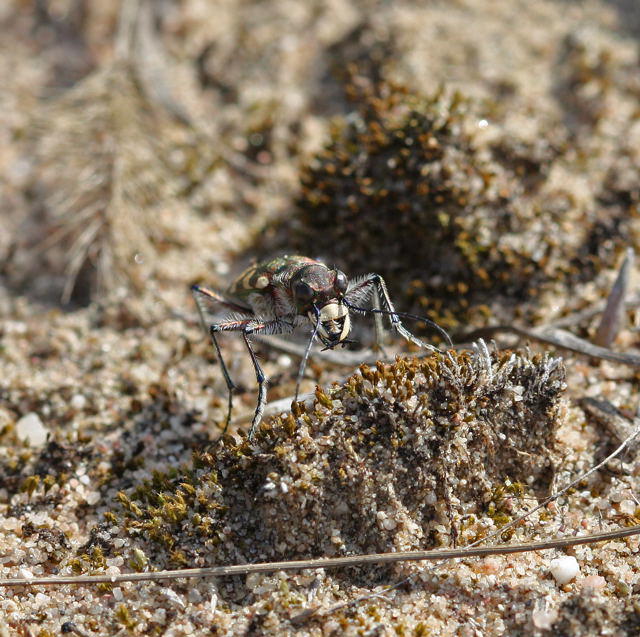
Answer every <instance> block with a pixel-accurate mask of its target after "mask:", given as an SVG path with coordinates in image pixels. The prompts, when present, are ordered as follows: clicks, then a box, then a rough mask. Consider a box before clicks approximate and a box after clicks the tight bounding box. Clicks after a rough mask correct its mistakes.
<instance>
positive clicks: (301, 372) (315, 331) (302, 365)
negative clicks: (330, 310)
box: [293, 303, 320, 403]
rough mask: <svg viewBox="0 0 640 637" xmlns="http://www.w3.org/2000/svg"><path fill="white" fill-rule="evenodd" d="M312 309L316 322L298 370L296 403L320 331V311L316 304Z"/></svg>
mask: <svg viewBox="0 0 640 637" xmlns="http://www.w3.org/2000/svg"><path fill="white" fill-rule="evenodd" d="M311 307H313V313H314V314H315V315H316V322H315V324H314V326H313V332H312V333H311V338H310V339H309V342H308V343H307V348H306V349H305V350H304V356H303V357H302V362H301V363H300V367H299V368H298V378H297V379H296V394H295V397H294V399H293V402H294V403H297V402H298V394H299V393H300V383H301V382H302V377H303V376H304V370H305V368H306V367H307V360H308V359H309V354H310V353H311V346H312V345H313V341H315V340H316V336H317V334H318V330H319V329H320V310H319V309H318V308H317V307H316V304H315V303H314V304H313V305H312V306H311Z"/></svg>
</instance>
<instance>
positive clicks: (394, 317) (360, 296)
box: [345, 274, 450, 352]
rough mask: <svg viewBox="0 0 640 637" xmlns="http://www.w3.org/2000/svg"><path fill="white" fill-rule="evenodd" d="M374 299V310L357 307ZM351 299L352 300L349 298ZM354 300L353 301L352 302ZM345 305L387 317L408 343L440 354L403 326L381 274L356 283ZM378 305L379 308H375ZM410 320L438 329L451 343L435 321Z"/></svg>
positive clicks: (420, 318) (417, 317)
mask: <svg viewBox="0 0 640 637" xmlns="http://www.w3.org/2000/svg"><path fill="white" fill-rule="evenodd" d="M371 296H373V297H374V302H373V303H374V307H373V308H363V307H358V306H357V305H355V303H357V302H358V301H359V300H363V301H366V300H367V299H369V298H371ZM349 297H351V298H349ZM351 299H353V301H352V300H351ZM345 303H346V304H347V306H348V307H350V308H351V309H353V310H356V311H357V312H358V311H359V312H363V313H365V314H366V313H370V314H373V315H374V316H376V315H378V316H380V315H385V316H387V317H388V318H389V322H390V323H391V328H392V329H394V330H395V331H396V332H398V334H400V336H402V337H403V338H404V339H406V340H407V341H410V342H411V343H413V344H414V345H417V346H418V347H421V348H424V349H426V350H429V351H432V352H439V351H440V350H439V349H438V348H437V347H434V346H433V345H429V344H428V343H425V342H424V341H423V340H421V339H419V338H418V337H417V336H414V335H413V334H412V333H411V332H410V331H409V330H408V329H407V328H406V327H405V326H404V325H403V324H402V321H401V320H400V315H399V314H398V312H396V310H395V308H394V307H393V303H392V302H391V297H390V296H389V292H388V290H387V285H386V283H385V282H384V279H383V278H382V277H381V276H380V275H379V274H368V275H367V276H366V277H365V278H363V279H362V280H361V281H358V282H356V283H355V284H354V285H353V286H352V287H351V288H350V289H349V291H348V292H347V294H346V296H345ZM376 305H378V306H379V308H377V307H375V306H376ZM403 316H409V317H410V318H415V319H417V320H420V321H423V322H425V323H427V324H428V325H431V326H433V327H435V328H436V329H438V330H439V331H440V333H441V334H443V335H444V336H445V337H446V338H447V339H448V340H449V341H450V339H449V335H448V334H446V332H444V330H442V328H440V327H439V326H438V325H436V324H435V323H434V322H433V321H430V320H429V319H425V318H422V317H419V316H413V315H406V314H403Z"/></svg>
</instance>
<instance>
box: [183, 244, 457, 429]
mask: <svg viewBox="0 0 640 637" xmlns="http://www.w3.org/2000/svg"><path fill="white" fill-rule="evenodd" d="M192 290H193V296H194V299H195V301H196V305H197V307H198V310H199V312H200V318H201V321H202V324H203V327H204V328H205V329H207V330H208V331H209V334H210V335H211V340H212V342H213V345H214V347H215V348H216V352H217V354H218V357H219V360H220V365H221V368H222V373H223V375H224V378H225V382H226V384H227V388H228V390H229V403H228V410H227V422H226V426H228V425H229V422H230V419H231V410H232V395H233V390H234V389H235V385H234V383H233V381H232V380H231V377H230V375H229V370H228V368H227V366H226V364H225V362H224V359H223V357H222V352H221V350H220V346H219V343H218V335H219V334H220V333H221V332H239V333H240V334H241V335H242V337H243V339H244V342H245V345H246V347H247V351H248V352H249V355H250V357H251V361H252V362H253V366H254V369H255V372H256V380H257V382H258V403H257V405H256V410H255V413H254V416H253V420H252V422H251V429H250V431H249V438H251V437H252V436H253V433H254V431H255V429H256V427H257V426H258V424H259V423H260V420H261V418H262V414H263V412H264V407H265V404H266V399H267V389H266V384H267V379H266V377H265V375H264V372H263V370H262V367H261V365H260V362H259V361H258V358H257V357H256V355H255V352H254V351H253V348H252V347H251V343H250V340H249V339H250V337H251V335H255V334H290V333H292V332H293V331H294V330H295V329H296V328H298V327H302V326H305V325H307V326H308V325H311V327H312V334H311V338H310V339H309V341H308V343H307V347H306V349H305V351H304V354H303V357H302V362H301V364H300V368H299V370H298V378H297V382H296V398H295V399H296V400H297V396H298V391H299V387H300V381H301V380H302V376H303V373H304V368H305V364H306V361H307V358H308V356H309V353H310V351H311V346H312V344H313V341H314V339H315V338H316V337H317V338H319V339H320V340H321V341H322V343H323V345H324V346H325V349H333V348H334V347H336V346H337V345H343V346H344V345H345V344H347V343H349V342H351V341H350V340H349V333H350V332H351V317H350V311H351V312H354V313H356V314H362V315H372V316H374V317H376V318H377V319H378V321H377V322H379V323H380V324H381V319H382V318H387V319H388V321H389V323H390V327H391V328H392V329H393V330H394V331H396V332H397V333H398V334H400V335H401V336H402V337H404V338H405V339H407V340H408V341H410V342H412V343H414V344H415V345H418V346H419V347H423V348H426V349H429V350H432V351H435V348H434V347H432V346H431V345H428V344H426V343H424V342H423V341H421V340H420V339H419V338H417V337H416V336H414V335H413V334H412V333H411V332H409V330H407V329H406V328H405V327H404V326H403V324H402V321H401V320H400V319H401V317H406V318H411V319H417V320H421V321H423V322H424V323H427V324H429V325H432V326H433V327H435V328H436V329H438V330H439V331H440V332H441V334H443V335H444V337H445V338H446V339H447V340H448V341H449V343H450V342H451V341H450V339H449V337H448V335H447V334H446V332H444V331H443V330H441V329H440V328H439V327H438V326H437V325H435V324H434V323H432V322H431V321H429V320H428V319H424V318H421V317H417V316H413V315H409V314H402V313H398V312H396V310H395V308H394V307H393V303H392V302H391V298H390V297H389V293H388V291H387V286H386V284H385V282H384V280H383V279H382V277H381V276H380V275H379V274H367V275H364V276H362V277H359V278H356V279H352V280H349V279H348V278H347V276H346V275H345V274H344V272H341V271H340V270H337V269H335V268H330V267H329V266H327V265H325V264H324V263H322V262H320V261H316V260H315V259H310V258H309V257H304V256H298V255H294V256H289V255H285V256H282V257H276V258H273V259H269V260H267V261H263V262H261V263H257V264H255V265H252V266H250V267H249V268H247V269H246V270H245V271H244V272H243V273H242V274H241V275H240V276H239V277H238V278H237V279H236V280H235V281H234V282H233V283H232V284H231V286H230V287H229V288H228V290H227V292H226V293H224V294H222V293H220V292H216V291H215V290H212V289H210V288H205V287H203V286H200V285H194V286H193V288H192ZM370 302H372V306H370V307H367V305H368V304H370ZM207 305H210V306H217V307H218V309H221V308H226V309H227V310H231V311H232V314H231V315H227V316H226V317H223V318H222V319H220V318H219V316H218V317H216V312H213V313H212V316H214V317H216V318H215V319H214V320H213V321H212V320H207V308H206V306H207ZM381 330H382V327H381V325H376V336H377V337H379V336H380V332H381ZM226 426H225V429H226Z"/></svg>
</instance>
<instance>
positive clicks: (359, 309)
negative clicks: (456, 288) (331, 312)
mask: <svg viewBox="0 0 640 637" xmlns="http://www.w3.org/2000/svg"><path fill="white" fill-rule="evenodd" d="M342 302H343V303H344V304H345V305H346V306H347V307H348V308H349V309H350V310H355V311H356V312H362V313H363V314H384V315H386V316H397V317H398V318H406V319H411V320H412V321H421V322H422V323H424V324H425V325H428V326H429V327H432V328H433V329H434V330H436V331H437V332H438V333H439V334H440V336H442V337H443V338H444V340H445V341H446V342H447V345H449V346H450V347H453V342H452V341H451V337H450V336H449V334H448V333H447V332H446V330H445V329H444V328H442V327H440V326H439V325H438V324H437V323H436V322H434V321H432V320H431V319H428V318H426V317H424V316H417V315H416V314H409V313H407V312H396V311H395V310H394V311H393V312H390V311H389V310H381V309H378V308H371V307H358V306H357V305H353V304H352V303H350V302H349V301H347V300H346V299H343V300H342Z"/></svg>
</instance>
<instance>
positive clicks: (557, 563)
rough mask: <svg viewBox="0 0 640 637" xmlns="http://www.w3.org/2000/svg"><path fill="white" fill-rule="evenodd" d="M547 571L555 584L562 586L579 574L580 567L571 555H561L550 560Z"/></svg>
mask: <svg viewBox="0 0 640 637" xmlns="http://www.w3.org/2000/svg"><path fill="white" fill-rule="evenodd" d="M549 570H550V571H551V575H553V577H554V579H555V580H556V582H557V583H558V584H561V585H562V584H567V583H568V582H570V581H571V580H572V579H573V578H574V577H575V576H576V575H577V574H578V573H579V572H580V566H579V565H578V560H576V558H575V557H573V556H572V555H563V556H562V557H557V558H556V559H554V560H551V563H550V564H549Z"/></svg>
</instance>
